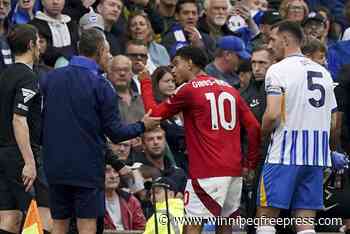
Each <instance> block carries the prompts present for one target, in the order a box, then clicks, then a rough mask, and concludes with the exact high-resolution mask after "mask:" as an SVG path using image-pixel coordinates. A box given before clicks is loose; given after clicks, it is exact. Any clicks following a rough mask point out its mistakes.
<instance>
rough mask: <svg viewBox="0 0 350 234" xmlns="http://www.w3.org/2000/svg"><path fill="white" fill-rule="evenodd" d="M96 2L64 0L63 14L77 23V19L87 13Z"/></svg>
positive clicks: (94, 0)
mask: <svg viewBox="0 0 350 234" xmlns="http://www.w3.org/2000/svg"><path fill="white" fill-rule="evenodd" d="M95 2H96V0H66V1H65V5H64V9H63V13H64V14H67V15H69V16H70V17H71V18H72V20H73V21H75V22H76V23H77V22H79V19H80V18H81V17H82V16H83V15H84V14H87V13H88V12H89V8H90V7H93V5H94V3H95Z"/></svg>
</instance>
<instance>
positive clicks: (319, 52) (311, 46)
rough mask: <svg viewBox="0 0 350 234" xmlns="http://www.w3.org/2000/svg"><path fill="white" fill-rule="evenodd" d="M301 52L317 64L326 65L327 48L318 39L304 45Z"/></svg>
mask: <svg viewBox="0 0 350 234" xmlns="http://www.w3.org/2000/svg"><path fill="white" fill-rule="evenodd" d="M301 51H302V52H303V54H304V55H305V56H306V57H308V58H310V59H311V60H313V61H315V62H316V63H318V64H320V65H322V66H325V65H326V53H327V48H326V46H325V44H324V43H322V42H321V41H319V40H317V39H313V40H311V41H308V42H307V43H306V44H305V45H303V47H302V48H301Z"/></svg>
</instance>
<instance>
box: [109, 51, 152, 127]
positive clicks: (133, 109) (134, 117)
mask: <svg viewBox="0 0 350 234" xmlns="http://www.w3.org/2000/svg"><path fill="white" fill-rule="evenodd" d="M107 77H108V79H109V80H110V81H111V83H112V84H113V86H114V88H115V89H116V91H117V94H116V95H118V97H119V98H118V99H119V111H120V117H121V119H122V121H124V122H126V123H133V122H136V121H139V120H141V119H142V117H143V115H144V114H145V111H144V109H143V102H142V99H141V97H140V95H139V94H138V93H137V92H135V91H134V90H133V89H132V88H131V82H132V62H131V60H130V59H129V58H128V57H126V56H124V55H118V56H116V57H114V58H113V59H112V62H111V67H110V69H109V71H108V75H107Z"/></svg>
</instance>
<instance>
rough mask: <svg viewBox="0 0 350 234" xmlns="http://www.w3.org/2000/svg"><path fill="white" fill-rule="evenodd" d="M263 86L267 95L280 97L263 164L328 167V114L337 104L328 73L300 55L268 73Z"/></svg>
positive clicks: (288, 59)
mask: <svg viewBox="0 0 350 234" xmlns="http://www.w3.org/2000/svg"><path fill="white" fill-rule="evenodd" d="M265 83H266V87H265V88H266V92H267V95H282V96H283V97H282V105H281V108H282V110H281V112H282V116H281V121H280V123H279V125H278V127H277V128H276V129H275V130H274V131H273V133H272V135H271V142H270V146H269V150H268V155H267V157H266V162H268V163H274V164H284V165H309V166H331V159H330V149H329V135H330V127H331V114H332V112H333V111H334V110H336V107H337V104H336V99H335V95H334V90H333V81H332V78H331V76H330V74H329V72H328V71H327V70H326V69H325V68H324V67H322V66H321V65H319V64H317V63H315V62H313V61H312V60H310V59H308V58H306V57H304V56H303V55H301V54H300V55H299V54H298V55H292V56H289V57H286V58H285V59H283V60H282V61H280V62H279V63H276V64H274V65H272V66H271V67H270V68H269V69H268V71H267V74H266V82H265Z"/></svg>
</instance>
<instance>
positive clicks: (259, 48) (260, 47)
mask: <svg viewBox="0 0 350 234" xmlns="http://www.w3.org/2000/svg"><path fill="white" fill-rule="evenodd" d="M260 51H266V52H267V53H269V56H270V57H272V51H271V50H270V49H269V47H268V45H266V44H260V45H258V46H256V47H254V48H253V50H252V55H253V53H256V52H260ZM271 59H272V58H271Z"/></svg>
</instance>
